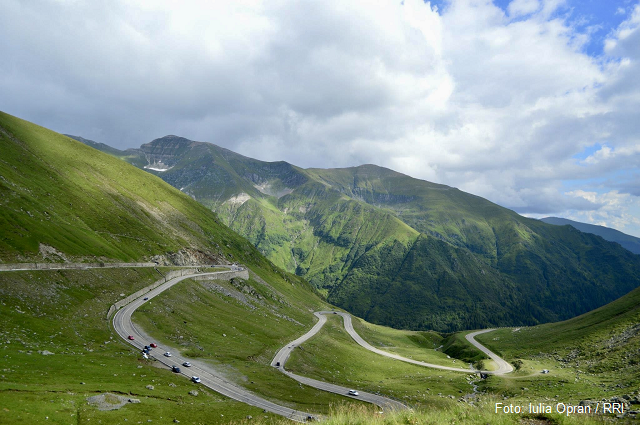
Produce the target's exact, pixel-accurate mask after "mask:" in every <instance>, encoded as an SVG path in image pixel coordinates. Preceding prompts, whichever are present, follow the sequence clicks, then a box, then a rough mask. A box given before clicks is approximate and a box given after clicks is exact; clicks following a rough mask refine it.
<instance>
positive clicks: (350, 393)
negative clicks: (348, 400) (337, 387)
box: [349, 390, 360, 395]
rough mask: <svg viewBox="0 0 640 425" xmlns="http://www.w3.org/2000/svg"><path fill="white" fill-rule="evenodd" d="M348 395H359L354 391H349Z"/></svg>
mask: <svg viewBox="0 0 640 425" xmlns="http://www.w3.org/2000/svg"><path fill="white" fill-rule="evenodd" d="M349 395H360V394H358V392H357V391H356V390H349Z"/></svg>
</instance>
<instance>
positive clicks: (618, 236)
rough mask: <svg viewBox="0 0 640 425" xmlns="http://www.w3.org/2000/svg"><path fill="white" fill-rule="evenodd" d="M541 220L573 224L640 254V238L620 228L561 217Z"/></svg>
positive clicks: (560, 224) (562, 224)
mask: <svg viewBox="0 0 640 425" xmlns="http://www.w3.org/2000/svg"><path fill="white" fill-rule="evenodd" d="M540 220H541V221H544V222H545V223H548V224H554V225H556V226H564V225H569V226H573V227H575V228H576V229H578V230H580V231H581V232H585V233H592V234H594V235H598V236H600V237H602V238H603V239H605V240H607V241H610V242H616V243H619V244H620V245H622V247H623V248H626V249H628V250H629V251H631V252H633V253H634V254H640V238H636V237H635V236H631V235H627V234H626V233H623V232H621V231H619V230H616V229H611V228H609V227H605V226H598V225H595V224H587V223H581V222H579V221H573V220H569V219H566V218H560V217H545V218H541V219H540Z"/></svg>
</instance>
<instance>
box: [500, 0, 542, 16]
mask: <svg viewBox="0 0 640 425" xmlns="http://www.w3.org/2000/svg"><path fill="white" fill-rule="evenodd" d="M539 9H540V2H539V1H538V0H513V1H512V2H511V3H509V6H508V7H507V10H508V11H509V16H511V17H518V16H523V15H528V14H530V13H533V12H536V11H538V10H539Z"/></svg>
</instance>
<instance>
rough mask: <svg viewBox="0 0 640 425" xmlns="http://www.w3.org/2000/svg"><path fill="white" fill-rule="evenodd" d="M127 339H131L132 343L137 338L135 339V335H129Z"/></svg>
mask: <svg viewBox="0 0 640 425" xmlns="http://www.w3.org/2000/svg"><path fill="white" fill-rule="evenodd" d="M127 338H129V339H130V340H131V341H133V340H134V339H135V338H134V337H133V335H129V336H128V337H127Z"/></svg>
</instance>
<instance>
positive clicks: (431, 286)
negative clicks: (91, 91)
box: [129, 138, 640, 331]
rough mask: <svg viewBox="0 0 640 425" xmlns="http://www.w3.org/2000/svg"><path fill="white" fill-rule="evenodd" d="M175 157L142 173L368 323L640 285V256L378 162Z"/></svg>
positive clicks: (529, 312)
mask: <svg viewBox="0 0 640 425" xmlns="http://www.w3.org/2000/svg"><path fill="white" fill-rule="evenodd" d="M153 143H154V145H153V146H149V144H145V145H142V147H141V149H140V150H138V151H137V152H138V153H137V155H138V166H139V167H140V165H139V164H140V161H141V160H143V158H144V161H147V162H148V158H147V157H145V155H150V154H152V155H153V154H155V153H158V152H164V153H163V154H167V152H169V150H168V148H167V145H170V141H166V140H163V138H160V139H155V140H154V141H153ZM164 148H167V150H163V149H164ZM134 152H136V151H134ZM172 155H173V156H172V157H171V161H173V162H172V164H173V166H172V168H171V169H167V170H165V171H154V170H149V169H147V171H148V172H150V173H152V174H155V175H157V176H159V177H161V178H162V179H163V180H165V181H167V182H168V183H170V184H171V185H173V186H174V187H176V188H179V189H180V190H181V191H183V192H184V193H187V194H188V195H189V196H191V197H193V198H194V199H196V200H198V201H199V202H201V203H202V204H204V205H205V206H207V207H208V208H210V209H212V210H213V211H215V212H216V213H217V214H218V216H219V217H220V218H221V219H222V220H223V221H224V222H225V223H226V224H227V225H229V226H230V227H231V228H232V229H233V230H235V231H237V232H238V233H240V234H242V235H243V236H245V237H247V238H248V239H249V240H250V241H251V242H252V243H253V244H254V245H255V246H256V247H257V248H258V249H259V250H260V251H261V252H262V253H263V254H264V255H266V256H267V257H268V258H269V259H271V260H272V261H273V262H274V263H276V264H278V265H279V266H281V267H283V268H285V269H286V270H288V271H290V272H295V273H296V274H298V275H300V276H303V277H305V278H306V279H308V280H309V281H310V282H311V283H312V284H313V285H314V286H315V287H316V288H318V289H319V290H320V291H322V292H323V293H324V294H325V295H326V296H327V297H328V300H329V301H331V302H333V303H336V304H337V305H339V306H341V307H343V308H346V309H348V310H349V311H351V312H352V313H354V314H356V315H359V316H361V317H363V318H365V319H366V320H369V321H372V322H374V323H381V324H386V325H391V326H394V327H404V328H410V329H424V328H434V329H436V330H440V331H453V330H458V329H462V328H480V327H487V326H502V325H507V324H523V325H533V324H536V323H542V322H548V321H555V320H562V319H567V318H569V317H573V316H575V315H577V314H581V313H584V312H586V311H588V310H590V309H593V308H596V307H599V306H600V305H602V304H604V303H606V302H608V301H611V300H613V299H615V298H617V297H619V296H621V295H623V294H624V293H626V292H629V291H630V290H632V289H634V288H635V287H637V286H640V272H639V270H640V262H639V261H638V259H637V258H635V256H633V255H632V254H631V253H628V252H627V251H626V250H623V249H622V248H621V247H619V246H618V245H616V244H610V243H609V242H606V241H603V240H600V239H599V238H597V237H595V236H593V235H588V234H584V233H582V232H579V231H577V230H572V229H570V228H563V227H558V226H553V225H549V224H546V223H543V222H540V221H539V220H534V219H528V218H525V217H522V216H520V215H518V214H517V213H515V212H514V211H511V210H508V209H506V208H503V207H501V206H499V205H497V204H494V203H492V202H490V201H488V200H485V199H483V198H481V197H478V196H476V195H472V194H468V193H465V192H463V191H461V190H459V189H456V188H453V187H449V186H446V185H441V184H437V183H431V182H427V181H424V180H420V179H415V178H412V177H410V176H407V175H404V174H402V173H398V172H395V171H393V170H390V169H387V168H382V167H378V166H376V165H373V164H365V165H361V166H357V167H349V168H338V169H318V168H309V169H302V168H300V167H296V166H295V165H292V164H289V163H286V162H284V161H278V162H264V161H259V160H256V159H253V158H248V157H245V156H242V155H239V154H236V153H233V152H232V151H229V150H227V149H224V148H220V147H219V146H217V145H213V144H210V143H202V142H201V143H199V144H197V145H194V147H192V148H189V149H173V151H172ZM129 158H131V155H130V156H129ZM129 161H130V162H132V163H134V161H132V160H131V159H129ZM146 165H148V164H146ZM142 167H144V165H142ZM627 254H628V255H627ZM407 260H409V261H407Z"/></svg>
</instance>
